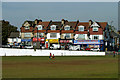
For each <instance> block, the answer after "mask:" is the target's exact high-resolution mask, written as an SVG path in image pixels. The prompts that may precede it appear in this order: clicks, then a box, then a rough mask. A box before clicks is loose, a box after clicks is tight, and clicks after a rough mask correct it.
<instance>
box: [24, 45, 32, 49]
mask: <svg viewBox="0 0 120 80" xmlns="http://www.w3.org/2000/svg"><path fill="white" fill-rule="evenodd" d="M24 48H26V49H32V48H33V46H25V47H24Z"/></svg>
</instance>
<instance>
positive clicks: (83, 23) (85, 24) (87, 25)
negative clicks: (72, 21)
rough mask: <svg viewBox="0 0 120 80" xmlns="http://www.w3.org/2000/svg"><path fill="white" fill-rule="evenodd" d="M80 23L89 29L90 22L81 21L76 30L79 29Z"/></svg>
mask: <svg viewBox="0 0 120 80" xmlns="http://www.w3.org/2000/svg"><path fill="white" fill-rule="evenodd" d="M80 25H82V26H84V29H85V30H88V29H89V22H79V23H78V24H77V27H76V30H78V26H80Z"/></svg>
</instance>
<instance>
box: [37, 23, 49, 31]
mask: <svg viewBox="0 0 120 80" xmlns="http://www.w3.org/2000/svg"><path fill="white" fill-rule="evenodd" d="M49 23H50V22H39V23H38V24H37V25H42V26H44V27H43V28H44V29H46V28H47V27H48V25H49Z"/></svg>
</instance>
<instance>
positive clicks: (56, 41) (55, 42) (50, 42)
mask: <svg viewBox="0 0 120 80" xmlns="http://www.w3.org/2000/svg"><path fill="white" fill-rule="evenodd" d="M52 44H59V39H46V42H45V47H46V48H49V47H50V46H52Z"/></svg>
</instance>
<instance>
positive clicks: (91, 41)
mask: <svg viewBox="0 0 120 80" xmlns="http://www.w3.org/2000/svg"><path fill="white" fill-rule="evenodd" d="M74 44H103V40H74Z"/></svg>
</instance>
